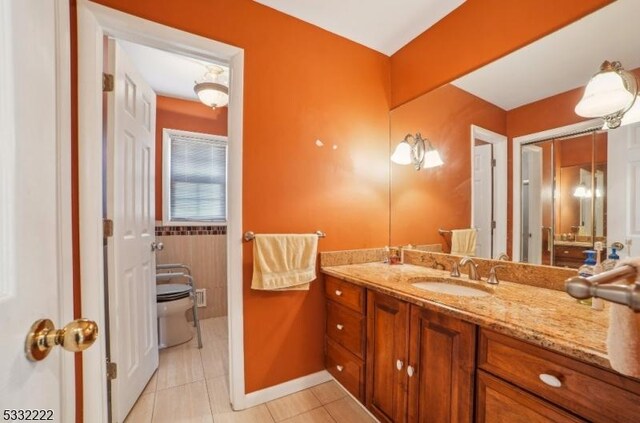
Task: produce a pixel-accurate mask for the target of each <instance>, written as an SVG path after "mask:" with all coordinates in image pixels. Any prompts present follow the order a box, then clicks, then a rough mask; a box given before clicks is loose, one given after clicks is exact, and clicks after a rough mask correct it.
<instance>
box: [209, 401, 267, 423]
mask: <svg viewBox="0 0 640 423" xmlns="http://www.w3.org/2000/svg"><path fill="white" fill-rule="evenodd" d="M273 422H274V420H273V417H271V414H270V413H269V410H268V409H267V407H266V406H265V405H264V404H261V405H258V406H255V407H252V408H248V409H246V410H242V411H232V412H231V413H224V414H216V416H215V423H273Z"/></svg>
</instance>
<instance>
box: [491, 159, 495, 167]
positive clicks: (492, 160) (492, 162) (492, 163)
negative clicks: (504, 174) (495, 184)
mask: <svg viewBox="0 0 640 423" xmlns="http://www.w3.org/2000/svg"><path fill="white" fill-rule="evenodd" d="M491 166H493V167H496V159H491Z"/></svg>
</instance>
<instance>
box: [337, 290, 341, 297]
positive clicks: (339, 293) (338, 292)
mask: <svg viewBox="0 0 640 423" xmlns="http://www.w3.org/2000/svg"><path fill="white" fill-rule="evenodd" d="M336 295H337V296H338V297H340V296H341V295H342V291H340V290H339V289H336Z"/></svg>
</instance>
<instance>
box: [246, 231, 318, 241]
mask: <svg viewBox="0 0 640 423" xmlns="http://www.w3.org/2000/svg"><path fill="white" fill-rule="evenodd" d="M315 234H316V235H318V238H325V237H326V236H327V234H326V233H324V232H322V231H316V232H315ZM255 237H256V234H255V233H254V232H253V231H247V232H245V233H244V240H245V242H249V241H253V240H254V238H255Z"/></svg>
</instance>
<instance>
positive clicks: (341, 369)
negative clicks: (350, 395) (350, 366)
mask: <svg viewBox="0 0 640 423" xmlns="http://www.w3.org/2000/svg"><path fill="white" fill-rule="evenodd" d="M336 369H338V371H339V372H341V371H343V370H344V366H341V365H339V364H338V365H337V366H336Z"/></svg>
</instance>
